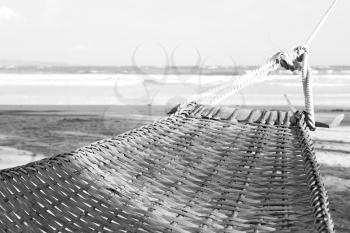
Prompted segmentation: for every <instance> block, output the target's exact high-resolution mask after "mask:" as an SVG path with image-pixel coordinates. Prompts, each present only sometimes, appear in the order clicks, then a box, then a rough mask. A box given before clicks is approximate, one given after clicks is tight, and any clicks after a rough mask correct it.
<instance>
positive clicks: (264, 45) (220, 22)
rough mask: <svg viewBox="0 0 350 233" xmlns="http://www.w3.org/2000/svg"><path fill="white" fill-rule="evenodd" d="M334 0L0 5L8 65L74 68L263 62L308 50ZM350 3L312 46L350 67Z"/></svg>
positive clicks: (317, 58) (317, 59)
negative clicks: (284, 53) (308, 41)
mask: <svg viewBox="0 0 350 233" xmlns="http://www.w3.org/2000/svg"><path fill="white" fill-rule="evenodd" d="M331 1H332V0H293V1H292V0H220V1H214V0H176V1H174V0H172V1H169V0H148V1H145V0H128V1H125V0H99V1H98V0H35V1H23V0H0V60H15V61H18V60H21V61H40V62H49V63H50V62H53V63H57V62H58V63H65V64H71V65H116V66H121V65H154V66H164V65H189V66H191V65H210V66H212V65H221V66H230V65H258V64H261V63H263V62H264V61H266V60H267V59H268V58H269V57H270V56H272V55H273V54H274V53H275V52H277V51H279V50H283V51H288V50H289V49H291V48H292V47H293V46H297V45H302V44H303V43H304V42H305V41H306V39H307V37H308V36H309V34H310V33H311V31H312V30H313V28H314V27H315V25H316V24H317V23H318V21H319V20H320V18H321V17H322V15H323V14H324V12H325V11H326V9H327V8H328V6H329V5H330V3H331ZM349 11H350V1H348V0H340V1H339V2H338V5H337V6H336V7H335V9H334V11H333V13H332V14H331V16H330V17H329V19H328V21H327V22H326V23H325V24H324V26H323V28H322V29H321V31H320V33H319V34H318V35H317V37H316V38H315V40H314V41H313V42H312V44H311V47H310V54H311V55H310V62H311V64H314V65H350V58H349V54H350V53H349V52H350V45H349V41H350V27H349V25H348V24H349V22H350V14H349Z"/></svg>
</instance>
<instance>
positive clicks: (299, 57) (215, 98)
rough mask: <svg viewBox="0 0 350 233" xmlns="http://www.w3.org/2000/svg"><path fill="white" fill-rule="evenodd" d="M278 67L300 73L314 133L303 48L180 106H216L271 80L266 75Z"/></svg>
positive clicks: (309, 84) (307, 117) (277, 54)
mask: <svg viewBox="0 0 350 233" xmlns="http://www.w3.org/2000/svg"><path fill="white" fill-rule="evenodd" d="M279 67H283V68H285V69H287V70H290V71H295V70H299V71H301V74H302V84H303V92H304V103H305V111H304V114H305V120H306V123H307V125H308V127H309V128H310V130H312V131H314V130H315V129H316V126H315V113H314V106H313V93H312V78H311V69H310V66H309V64H308V51H307V48H306V47H304V46H298V47H296V48H294V49H292V50H291V51H290V52H289V53H288V54H287V53H283V52H278V53H276V54H275V55H274V56H272V57H271V58H270V59H269V60H268V61H267V62H266V63H265V64H264V65H262V66H260V67H259V68H257V69H255V70H253V71H250V72H249V73H247V74H246V75H242V76H239V77H237V78H235V79H234V80H233V81H228V82H224V83H222V84H221V85H219V86H216V87H214V88H212V89H210V90H208V91H206V92H204V93H201V94H199V95H195V96H193V97H191V98H189V100H188V101H187V102H186V103H184V104H182V105H180V106H181V107H183V106H185V105H187V104H188V103H191V102H197V101H198V102H201V103H203V104H208V105H218V104H220V103H221V102H222V101H223V100H225V99H227V98H228V97H230V96H232V95H233V94H235V93H236V92H237V91H239V90H241V89H242V88H244V87H246V86H248V85H250V84H252V83H258V82H262V81H266V80H271V79H273V78H274V77H271V76H267V75H268V74H269V73H271V72H272V71H275V70H277V69H278V68H279Z"/></svg>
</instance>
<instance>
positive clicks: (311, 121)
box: [302, 51, 316, 131]
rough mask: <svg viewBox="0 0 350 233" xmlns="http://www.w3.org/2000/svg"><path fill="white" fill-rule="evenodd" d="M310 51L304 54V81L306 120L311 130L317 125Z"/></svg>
mask: <svg viewBox="0 0 350 233" xmlns="http://www.w3.org/2000/svg"><path fill="white" fill-rule="evenodd" d="M308 56H309V55H308V53H307V51H306V52H305V53H304V55H303V68H302V83H303V91H304V102H305V112H304V114H305V121H306V124H307V126H308V127H309V129H310V130H312V131H314V130H315V129H316V125H315V111H314V103H313V93H312V77H311V69H310V66H309V64H308Z"/></svg>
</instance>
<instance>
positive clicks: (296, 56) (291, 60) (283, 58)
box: [279, 46, 308, 72]
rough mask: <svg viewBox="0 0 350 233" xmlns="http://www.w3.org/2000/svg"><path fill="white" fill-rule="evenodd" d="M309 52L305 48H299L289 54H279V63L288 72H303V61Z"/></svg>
mask: <svg viewBox="0 0 350 233" xmlns="http://www.w3.org/2000/svg"><path fill="white" fill-rule="evenodd" d="M307 53H308V50H307V48H306V47H304V46H298V47H295V48H294V49H292V50H291V52H289V53H284V52H280V53H279V63H280V65H281V66H282V67H283V68H285V69H286V70H290V71H292V72H293V71H296V70H298V71H301V70H302V69H303V61H304V56H305V54H307Z"/></svg>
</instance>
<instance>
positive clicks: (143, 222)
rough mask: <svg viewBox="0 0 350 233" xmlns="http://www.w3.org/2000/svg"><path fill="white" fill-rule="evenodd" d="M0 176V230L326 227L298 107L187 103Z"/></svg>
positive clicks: (323, 198)
mask: <svg viewBox="0 0 350 233" xmlns="http://www.w3.org/2000/svg"><path fill="white" fill-rule="evenodd" d="M0 176H1V181H0V183H1V184H0V232H333V223H332V220H331V217H330V214H329V210H328V206H327V205H328V200H327V195H326V192H325V189H324V186H323V184H322V182H321V181H320V175H319V172H318V167H317V164H316V161H315V156H314V151H313V147H312V142H311V140H310V138H309V135H308V129H307V127H306V125H305V122H304V120H303V116H302V114H299V115H298V114H296V115H294V114H292V113H290V112H281V111H259V110H256V111H245V110H240V109H233V108H224V107H208V106H201V105H197V104H195V103H190V104H188V105H187V106H185V107H183V108H181V109H180V110H178V111H177V112H176V113H175V114H173V115H171V116H169V117H167V118H165V119H162V120H160V121H158V122H155V123H153V124H150V125H147V126H144V127H141V128H139V129H136V130H132V131H130V132H127V133H125V134H122V135H120V136H117V137H115V138H111V139H108V140H103V141H99V142H97V143H94V144H92V145H90V146H87V147H84V148H81V149H78V150H76V151H75V152H72V153H70V154H63V155H58V156H56V157H53V158H50V159H45V160H41V161H39V162H36V163H31V164H28V165H26V166H21V167H16V168H12V169H6V170H2V171H0Z"/></svg>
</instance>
